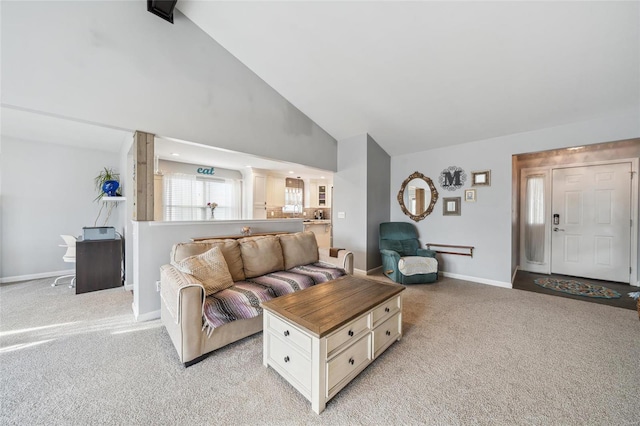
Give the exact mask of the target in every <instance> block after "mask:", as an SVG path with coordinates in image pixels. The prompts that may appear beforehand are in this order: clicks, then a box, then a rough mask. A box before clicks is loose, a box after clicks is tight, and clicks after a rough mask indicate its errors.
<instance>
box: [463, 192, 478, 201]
mask: <svg viewBox="0 0 640 426" xmlns="http://www.w3.org/2000/svg"><path fill="white" fill-rule="evenodd" d="M464 200H465V201H469V202H472V203H475V201H476V190H475V189H465V190H464Z"/></svg>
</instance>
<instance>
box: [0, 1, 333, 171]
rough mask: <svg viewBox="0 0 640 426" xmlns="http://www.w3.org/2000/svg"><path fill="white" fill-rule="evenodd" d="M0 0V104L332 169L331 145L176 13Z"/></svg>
mask: <svg viewBox="0 0 640 426" xmlns="http://www.w3.org/2000/svg"><path fill="white" fill-rule="evenodd" d="M174 15H175V16H174V22H175V24H174V25H171V24H169V23H168V22H166V21H163V20H162V19H160V18H158V17H157V16H155V15H153V14H151V13H149V12H147V10H146V2H144V1H141V0H137V1H86V2H84V1H34V2H2V16H1V19H2V21H1V24H2V25H1V28H2V103H3V104H5V105H9V106H15V107H21V108H25V109H28V110H33V111H39V112H44V113H48V114H53V115H58V116H62V117H68V118H73V119H76V120H82V121H88V122H93V123H97V124H103V125H107V126H111V127H116V128H120V129H126V130H131V131H133V130H142V131H145V132H150V133H154V134H156V135H159V136H166V137H173V138H177V139H181V140H186V141H191V142H197V143H201V144H205V145H211V146H216V147H221V148H228V149H232V150H235V151H239V152H245V153H250V154H255V155H261V156H265V157H269V158H275V159H279V160H285V161H291V162H294V163H299V164H304V165H307V166H311V167H316V168H319V169H322V170H331V171H335V170H336V163H337V161H336V150H337V148H336V141H335V139H334V138H332V137H331V136H330V135H329V134H328V133H326V132H325V131H324V130H322V129H321V128H320V127H319V126H318V125H316V124H315V123H314V122H312V121H311V120H310V119H309V118H308V117H307V116H305V115H304V114H303V113H301V112H300V111H299V110H298V109H297V108H296V107H294V106H293V105H292V104H291V103H289V102H288V101H287V100H286V99H284V98H283V97H282V96H281V95H280V94H279V93H277V92H276V91H275V90H273V89H272V88H271V87H270V86H269V85H267V84H266V83H265V82H264V81H262V80H261V79H260V78H259V77H258V76H256V75H255V74H254V73H253V72H252V71H251V70H249V69H248V68H247V67H246V66H245V65H243V64H242V63H241V62H239V61H238V60H237V59H236V58H235V57H234V56H232V55H231V54H230V53H229V52H227V51H226V50H224V49H223V48H222V47H221V46H220V45H219V44H218V43H217V42H215V41H214V40H213V39H211V37H209V36H208V35H207V34H206V33H204V32H203V31H202V30H201V29H200V28H198V27H197V26H196V25H195V24H193V23H192V22H191V21H189V20H188V19H187V18H186V17H185V16H184V15H182V14H181V13H180V12H179V11H177V10H176V11H175V14H174Z"/></svg>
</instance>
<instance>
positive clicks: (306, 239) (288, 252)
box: [279, 231, 318, 269]
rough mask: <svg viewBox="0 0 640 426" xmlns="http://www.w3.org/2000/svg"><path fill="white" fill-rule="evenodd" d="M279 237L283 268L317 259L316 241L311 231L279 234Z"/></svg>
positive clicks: (313, 261) (314, 261) (305, 263)
mask: <svg viewBox="0 0 640 426" xmlns="http://www.w3.org/2000/svg"><path fill="white" fill-rule="evenodd" d="M279 238H280V245H281V246H282V254H283V255H284V269H291V268H294V267H296V266H301V265H308V264H310V263H316V262H317V261H318V243H317V241H316V234H314V233H313V232H311V231H307V232H296V233H295V234H282V235H279Z"/></svg>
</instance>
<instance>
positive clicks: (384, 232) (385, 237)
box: [380, 222, 438, 284]
mask: <svg viewBox="0 0 640 426" xmlns="http://www.w3.org/2000/svg"><path fill="white" fill-rule="evenodd" d="M380 254H381V255H382V270H383V272H384V274H385V275H386V276H387V277H389V278H391V279H392V280H393V281H395V282H397V283H400V284H424V283H432V282H434V281H436V280H437V279H438V272H437V271H436V272H431V273H425V274H420V273H419V274H413V275H404V274H402V272H400V270H399V268H398V263H399V262H400V259H402V258H404V257H407V256H422V257H431V258H433V259H435V258H436V252H435V251H433V250H427V249H423V248H420V241H419V240H418V231H417V230H416V228H415V226H414V225H413V224H411V223H407V222H384V223H381V224H380Z"/></svg>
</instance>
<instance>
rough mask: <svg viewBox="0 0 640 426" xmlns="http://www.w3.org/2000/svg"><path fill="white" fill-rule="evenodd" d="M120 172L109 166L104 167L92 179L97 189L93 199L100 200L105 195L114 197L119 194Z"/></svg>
mask: <svg viewBox="0 0 640 426" xmlns="http://www.w3.org/2000/svg"><path fill="white" fill-rule="evenodd" d="M119 181H120V174H119V173H116V172H114V171H113V169H112V168H110V167H104V168H103V169H102V170H101V171H100V173H99V174H98V176H96V177H95V178H94V179H93V182H94V183H95V185H96V190H97V191H98V196H97V197H96V199H95V200H94V201H100V200H101V199H102V197H104V196H105V195H108V196H111V197H114V196H120V195H121V193H120V182H119Z"/></svg>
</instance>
